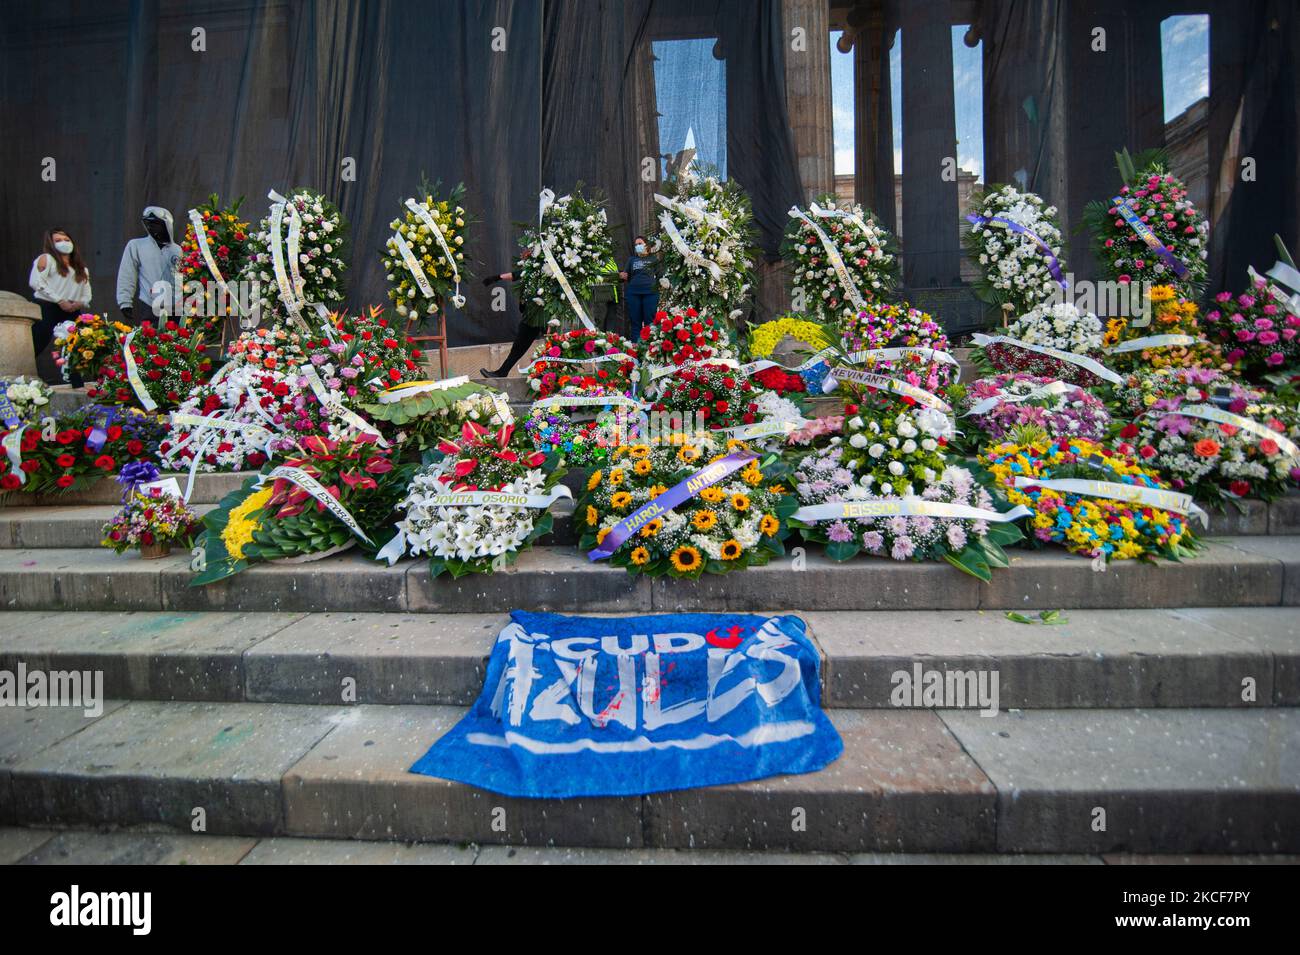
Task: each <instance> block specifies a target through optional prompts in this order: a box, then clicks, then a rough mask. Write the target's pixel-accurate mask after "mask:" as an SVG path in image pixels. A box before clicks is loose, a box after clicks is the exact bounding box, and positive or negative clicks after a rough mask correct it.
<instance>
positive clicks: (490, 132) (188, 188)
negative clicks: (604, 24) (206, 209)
mask: <svg viewBox="0 0 1300 955" xmlns="http://www.w3.org/2000/svg"><path fill="white" fill-rule="evenodd" d="M198 27H201V28H203V29H204V30H205V31H206V47H207V49H206V51H205V52H196V51H195V50H193V49H192V36H193V34H192V31H193V30H194V29H195V28H198ZM541 27H542V4H541V3H540V2H517V3H510V2H506V0H500V2H492V0H469V2H454V3H453V2H383V0H378V2H376V0H369V2H363V0H302V2H275V0H266V2H258V0H241V2H238V3H230V2H226V3H215V2H195V0H167V2H159V0H135V2H126V0H68V2H62V3H58V4H50V3H43V2H39V0H16V2H10V3H6V4H5V7H4V11H3V14H2V15H0V30H2V31H3V32H2V33H0V63H2V65H0V83H2V84H3V86H2V87H0V92H2V93H3V97H2V99H3V105H0V130H3V135H2V136H0V208H3V209H4V215H3V216H2V217H0V287H3V288H6V289H10V290H14V291H19V292H22V293H26V292H27V284H26V283H27V270H28V268H29V266H30V264H31V260H32V259H33V258H34V257H35V256H36V254H37V253H38V252H39V251H40V247H39V243H40V236H41V233H42V232H43V231H44V229H46V228H47V227H49V226H50V225H58V226H62V227H65V228H67V229H68V230H70V231H71V232H72V233H73V235H74V237H76V238H77V239H78V241H79V242H80V243H81V245H82V248H83V249H84V250H85V251H86V252H87V253H89V254H88V257H87V258H88V263H89V264H90V266H91V270H92V278H93V282H94V292H95V298H94V302H93V303H92V306H93V307H94V308H95V309H96V310H99V311H103V310H105V309H108V308H111V307H112V305H113V288H114V284H115V278H116V274H117V265H118V260H119V257H120V255H121V250H122V245H123V243H124V242H125V241H126V240H127V239H129V238H132V237H135V236H137V235H140V234H142V232H141V229H140V225H139V216H140V211H141V210H142V209H143V208H144V206H145V205H146V204H148V203H155V204H158V205H162V206H166V207H167V208H169V209H170V210H171V211H172V214H173V215H174V216H175V217H176V219H177V222H178V223H181V224H183V222H184V217H185V210H186V209H188V208H190V207H191V206H192V205H194V204H196V203H197V202H199V201H202V200H203V199H204V198H205V197H206V196H207V195H208V194H209V193H210V192H219V193H221V195H222V197H223V198H226V197H232V196H237V195H241V194H242V195H245V196H246V197H247V198H246V201H245V206H244V212H245V213H247V214H248V215H249V216H250V217H251V218H258V217H260V216H262V215H264V214H265V213H266V211H267V208H268V205H269V203H268V202H267V200H266V193H267V190H268V189H270V188H276V189H278V190H280V191H281V192H284V191H286V190H288V189H290V188H293V187H294V186H299V185H309V186H314V187H316V188H319V189H321V190H322V191H324V192H325V193H326V194H327V195H329V196H330V197H331V198H333V199H334V200H335V201H337V202H338V203H339V205H340V207H341V209H342V211H343V214H344V215H345V216H346V217H347V218H348V220H349V221H350V223H351V226H352V235H353V240H354V246H353V257H352V269H351V272H350V282H349V284H350V288H351V294H350V301H351V304H352V305H353V306H354V307H355V306H360V305H363V304H366V303H371V302H376V303H378V302H383V301H385V297H384V293H385V286H384V280H383V275H382V273H381V270H380V265H379V256H378V252H379V250H380V248H381V247H382V244H383V242H384V239H385V236H386V233H387V226H388V223H389V222H390V221H391V219H392V218H394V217H395V215H396V213H397V211H398V209H399V207H400V203H401V201H402V200H403V199H404V198H405V197H406V196H408V195H412V194H413V193H414V191H415V189H416V187H417V186H418V184H419V181H420V175H421V173H422V172H423V173H427V174H428V176H429V178H430V179H431V180H435V179H441V180H442V181H443V182H444V183H455V182H458V181H464V182H465V183H466V185H467V187H468V198H469V201H468V202H467V206H468V207H469V208H470V209H471V210H472V211H473V212H474V213H475V215H476V217H477V218H478V219H479V220H480V222H479V224H478V226H477V228H476V229H475V230H474V233H473V236H472V248H471V255H472V257H473V258H474V259H475V260H478V261H477V262H475V263H474V264H475V265H476V266H478V271H479V273H480V274H482V273H483V271H484V269H485V268H487V269H489V270H492V271H497V270H500V269H503V268H507V267H508V265H509V262H510V260H511V258H512V257H513V254H514V242H513V228H512V226H511V221H512V220H515V219H523V218H526V217H527V216H528V214H529V211H530V210H531V209H533V208H535V204H536V195H537V190H538V189H539V188H540V180H539V163H538V157H539V155H540V147H539V136H540V124H541V86H540V76H541V70H540V56H541ZM497 28H500V29H501V30H503V31H504V34H502V33H499V32H497V33H494V31H495V30H497ZM502 38H503V39H504V42H505V50H504V51H502V50H496V49H493V41H494V40H497V41H498V44H497V45H498V46H499V45H500V42H499V41H500V39H502ZM44 157H52V158H54V159H55V161H56V163H57V165H56V167H55V168H56V174H57V178H56V180H55V181H54V182H42V180H41V169H42V166H41V163H42V160H43V159H44ZM344 157H352V158H354V159H355V160H356V181H354V182H345V181H343V165H342V160H343V159H344ZM479 262H482V263H485V265H480V264H479ZM479 291H480V293H481V289H480V290H479ZM489 301H490V300H489V298H488V297H487V296H486V295H483V294H477V295H473V296H471V299H470V304H469V306H468V307H467V312H468V314H467V315H465V316H464V317H463V318H461V319H459V320H457V321H455V322H453V325H452V327H453V334H454V336H455V339H456V341H457V342H459V343H469V342H483V341H500V340H503V339H507V338H510V337H511V336H512V333H513V328H514V321H515V319H514V317H512V314H511V313H501V314H499V313H494V312H492V311H490V309H489V307H488V306H489Z"/></svg>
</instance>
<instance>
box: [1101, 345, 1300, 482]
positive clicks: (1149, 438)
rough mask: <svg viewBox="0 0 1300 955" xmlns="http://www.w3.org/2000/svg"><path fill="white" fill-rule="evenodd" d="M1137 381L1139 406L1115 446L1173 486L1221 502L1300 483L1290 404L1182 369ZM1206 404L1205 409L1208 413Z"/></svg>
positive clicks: (1299, 424)
mask: <svg viewBox="0 0 1300 955" xmlns="http://www.w3.org/2000/svg"><path fill="white" fill-rule="evenodd" d="M1198 379H1200V381H1198ZM1205 379H1208V380H1205ZM1139 387H1140V389H1141V398H1140V400H1141V402H1142V404H1143V405H1144V406H1145V411H1144V412H1142V413H1140V414H1139V415H1138V416H1137V417H1135V418H1134V420H1133V421H1132V422H1131V423H1130V424H1128V425H1126V426H1125V427H1124V428H1123V430H1121V431H1120V433H1119V437H1120V439H1121V442H1122V443H1121V444H1119V445H1118V448H1119V449H1120V450H1121V451H1123V452H1125V453H1128V454H1134V455H1136V456H1137V457H1138V458H1139V459H1140V460H1141V461H1142V462H1143V464H1145V465H1146V466H1148V467H1151V468H1155V469H1156V470H1158V471H1159V472H1160V473H1161V474H1162V475H1164V477H1165V478H1167V479H1168V480H1169V482H1170V484H1171V485H1172V486H1173V487H1174V488H1176V489H1177V490H1180V491H1186V492H1187V493H1189V494H1191V495H1192V496H1193V497H1195V498H1196V499H1197V500H1201V501H1207V502H1209V503H1211V504H1214V505H1216V506H1221V505H1222V504H1223V503H1224V502H1225V501H1227V500H1231V499H1235V498H1243V497H1259V498H1263V499H1265V500H1271V499H1272V498H1275V497H1278V496H1280V495H1282V494H1283V493H1285V492H1286V490H1287V487H1288V485H1291V484H1295V483H1297V482H1300V457H1297V456H1296V455H1295V454H1293V453H1291V452H1292V451H1293V450H1294V448H1295V442H1297V441H1300V412H1298V411H1297V410H1296V409H1295V408H1293V407H1287V406H1283V405H1278V404H1273V403H1269V402H1266V401H1264V400H1263V399H1262V396H1261V395H1260V394H1259V393H1258V392H1253V391H1250V390H1249V389H1247V388H1244V387H1242V386H1240V385H1238V384H1236V383H1235V382H1233V381H1232V380H1231V379H1229V378H1226V377H1223V376H1215V377H1213V378H1210V377H1209V376H1208V375H1205V374H1203V373H1202V374H1196V373H1195V372H1193V371H1188V370H1178V371H1175V372H1173V373H1172V374H1171V373H1164V374H1158V375H1152V376H1148V378H1147V381H1146V382H1145V383H1144V384H1143V385H1142V386H1139ZM1130 400H1134V399H1132V398H1130ZM1205 408H1210V409H1212V410H1211V411H1210V412H1209V413H1208V416H1207V413H1206V412H1205V411H1204V410H1201V409H1205Z"/></svg>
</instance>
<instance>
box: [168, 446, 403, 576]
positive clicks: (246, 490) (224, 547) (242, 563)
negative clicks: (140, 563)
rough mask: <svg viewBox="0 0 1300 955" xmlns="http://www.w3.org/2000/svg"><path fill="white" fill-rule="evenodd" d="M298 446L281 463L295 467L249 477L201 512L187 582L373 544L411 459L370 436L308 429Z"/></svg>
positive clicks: (400, 489)
mask: <svg viewBox="0 0 1300 955" xmlns="http://www.w3.org/2000/svg"><path fill="white" fill-rule="evenodd" d="M299 448H300V451H299V453H297V454H295V455H292V456H289V457H286V458H285V459H284V461H283V462H282V463H281V465H280V466H281V467H285V468H294V469H296V470H295V471H293V472H290V473H285V472H280V473H277V470H278V469H277V470H272V471H269V472H267V473H265V474H263V475H261V476H259V477H252V478H249V479H248V480H247V481H245V482H244V484H243V486H242V487H240V488H239V489H238V490H236V491H233V492H231V493H230V494H228V495H227V496H226V497H225V498H223V499H222V501H221V503H220V504H219V505H218V506H217V507H216V509H215V510H212V511H209V512H208V513H207V514H206V515H204V518H203V525H204V528H205V529H204V531H203V533H202V534H201V536H200V538H199V540H198V545H199V546H201V547H202V548H203V555H202V557H201V558H200V559H199V561H198V563H197V567H198V568H199V569H198V571H197V573H196V574H195V576H194V577H193V578H191V581H190V583H191V585H193V586H199V585H203V584H210V583H213V582H214V581H218V580H222V579H223V578H226V577H229V576H231V575H233V574H237V573H239V572H241V571H243V570H245V569H247V568H248V567H249V566H250V565H252V564H255V563H259V562H266V561H276V560H288V561H294V562H298V561H308V560H316V559H319V558H321V557H325V556H328V555H330V554H334V553H338V552H339V551H341V550H345V549H347V548H348V547H351V546H353V544H354V542H358V541H359V542H360V543H361V545H362V546H363V547H366V548H372V547H373V543H374V541H375V534H376V533H377V532H378V529H379V528H381V527H382V526H383V525H384V524H385V523H386V522H387V520H388V518H389V517H390V516H391V514H392V513H393V508H394V507H395V506H396V504H397V502H398V501H399V500H400V499H401V498H402V495H403V494H404V493H405V490H406V486H407V484H408V483H409V481H410V478H411V474H412V472H413V471H414V470H415V466H414V465H398V464H395V463H394V462H393V460H392V457H391V454H390V452H389V451H388V450H385V449H383V448H380V447H378V446H377V445H376V444H375V443H374V441H373V440H372V439H371V438H370V437H369V436H367V435H358V436H356V437H354V438H349V439H348V440H345V441H331V440H330V439H328V438H324V437H321V436H320V435H311V436H309V437H307V438H304V439H303V440H302V441H301V442H299ZM300 476H305V477H306V479H307V481H309V482H310V486H309V485H308V483H307V482H305V481H303V480H301V478H300ZM314 489H317V490H318V493H319V494H320V495H321V496H319V497H318V496H317V495H316V494H313V493H312V491H313V490H314ZM362 534H364V535H366V536H365V539H363V538H362V536H361V535H362Z"/></svg>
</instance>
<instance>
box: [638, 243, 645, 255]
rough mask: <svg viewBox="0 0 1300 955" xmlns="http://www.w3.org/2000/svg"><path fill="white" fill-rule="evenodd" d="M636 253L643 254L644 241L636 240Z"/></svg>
mask: <svg viewBox="0 0 1300 955" xmlns="http://www.w3.org/2000/svg"><path fill="white" fill-rule="evenodd" d="M636 254H637V255H645V243H644V242H638V243H637V244H636Z"/></svg>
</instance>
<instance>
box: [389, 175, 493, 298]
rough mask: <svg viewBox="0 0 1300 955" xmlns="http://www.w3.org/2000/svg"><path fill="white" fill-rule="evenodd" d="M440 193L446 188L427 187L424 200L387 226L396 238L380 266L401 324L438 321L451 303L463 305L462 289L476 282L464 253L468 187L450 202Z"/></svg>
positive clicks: (458, 188) (453, 193)
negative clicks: (403, 320)
mask: <svg viewBox="0 0 1300 955" xmlns="http://www.w3.org/2000/svg"><path fill="white" fill-rule="evenodd" d="M440 188H441V183H437V184H434V185H433V186H429V185H428V184H427V183H422V184H421V186H420V196H422V197H423V198H415V197H412V198H410V199H408V200H406V204H405V205H404V206H403V207H402V215H401V217H400V218H397V219H394V220H393V221H392V222H390V223H389V224H388V227H389V228H390V229H392V230H393V234H392V235H391V236H389V238H388V241H387V242H385V243H384V249H383V252H382V254H381V264H382V265H383V267H384V274H385V277H386V278H387V279H388V298H389V301H391V302H392V303H393V305H394V307H395V310H396V312H397V314H398V315H400V316H401V317H402V318H421V317H423V316H427V315H435V314H437V312H438V309H439V308H440V307H441V305H442V303H443V302H446V301H448V300H452V301H453V304H456V305H457V307H460V305H463V304H464V297H463V296H461V294H460V286H461V284H462V283H464V282H466V281H467V280H468V279H469V278H471V276H470V275H469V273H468V271H467V270H466V267H465V253H464V252H463V251H462V248H463V246H464V245H465V228H466V222H467V215H468V214H467V213H466V212H465V207H464V206H463V205H461V203H462V202H464V201H465V184H464V183H457V184H456V185H455V187H453V188H452V189H451V190H450V192H448V193H447V195H446V196H445V197H444V196H443V195H442V194H441V193H440V191H439V190H440ZM439 236H441V241H440V240H439ZM421 279H423V282H422V281H421Z"/></svg>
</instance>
